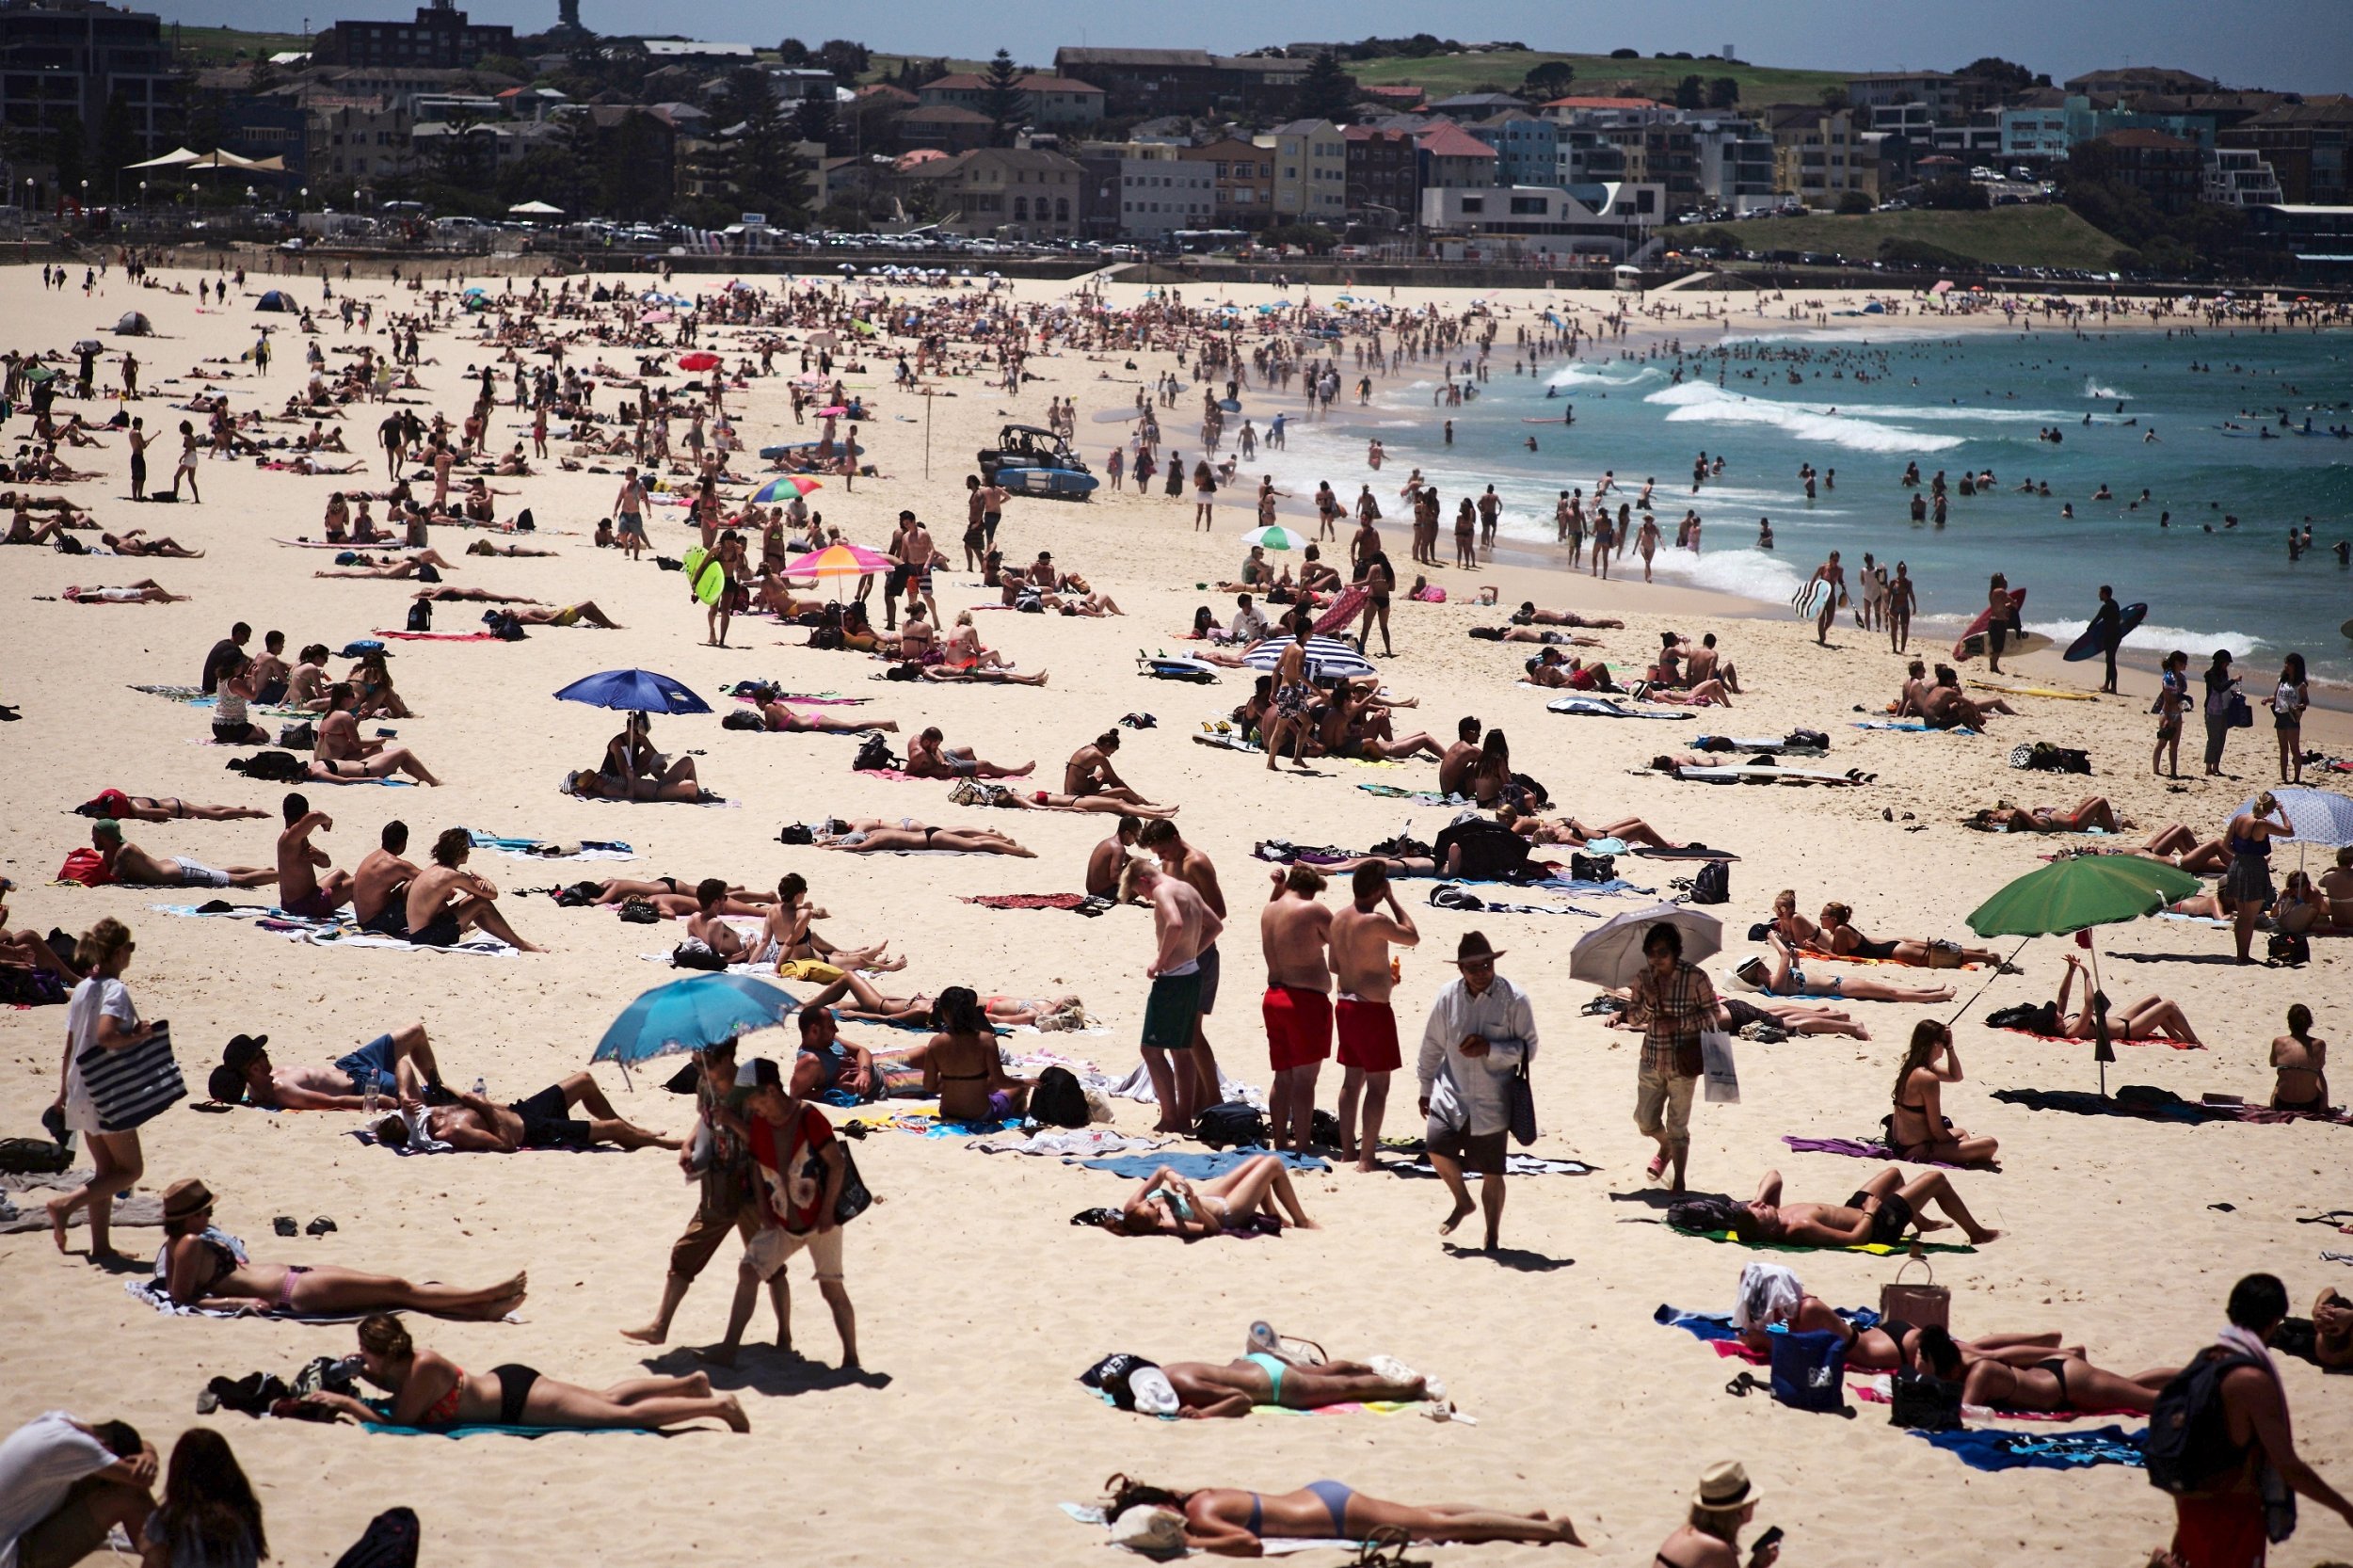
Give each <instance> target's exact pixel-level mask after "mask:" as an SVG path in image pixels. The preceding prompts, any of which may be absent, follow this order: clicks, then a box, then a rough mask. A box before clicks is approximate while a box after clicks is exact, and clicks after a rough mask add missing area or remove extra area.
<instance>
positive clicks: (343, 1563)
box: [335, 1508, 419, 1568]
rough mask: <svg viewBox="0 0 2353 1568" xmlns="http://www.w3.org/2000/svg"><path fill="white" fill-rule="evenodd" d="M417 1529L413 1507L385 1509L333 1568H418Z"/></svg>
mask: <svg viewBox="0 0 2353 1568" xmlns="http://www.w3.org/2000/svg"><path fill="white" fill-rule="evenodd" d="M418 1538H419V1528H418V1525H417V1511H416V1510H415V1509H413V1508H388V1509H386V1510H385V1511H384V1512H381V1513H379V1514H377V1515H376V1517H375V1518H373V1519H371V1520H369V1521H368V1528H367V1531H366V1533H364V1534H362V1535H361V1536H360V1539H359V1540H357V1541H355V1542H353V1543H352V1544H351V1549H350V1550H349V1551H346V1552H345V1553H344V1555H343V1556H341V1557H339V1558H337V1559H336V1560H335V1568H417V1544H418Z"/></svg>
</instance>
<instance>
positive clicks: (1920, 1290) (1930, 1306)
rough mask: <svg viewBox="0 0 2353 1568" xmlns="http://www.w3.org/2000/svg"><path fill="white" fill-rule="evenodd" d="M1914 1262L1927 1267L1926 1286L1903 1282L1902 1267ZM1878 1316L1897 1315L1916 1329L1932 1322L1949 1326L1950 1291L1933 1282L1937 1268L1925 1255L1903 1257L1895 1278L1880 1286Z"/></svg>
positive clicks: (1946, 1327) (1911, 1264) (1907, 1266)
mask: <svg viewBox="0 0 2353 1568" xmlns="http://www.w3.org/2000/svg"><path fill="white" fill-rule="evenodd" d="M1914 1263H1917V1264H1919V1265H1920V1267H1921V1268H1923V1269H1926V1270H1928V1273H1929V1282H1928V1283H1927V1284H1926V1285H1906V1284H1905V1283H1904V1270H1905V1269H1909V1268H1911V1267H1912V1266H1913V1264H1914ZM1880 1316H1881V1317H1882V1318H1900V1319H1902V1320H1904V1321H1905V1322H1907V1323H1911V1324H1913V1325H1914V1326H1915V1327H1919V1328H1927V1327H1929V1325H1930V1324H1933V1325H1935V1326H1936V1327H1938V1328H1945V1329H1948V1328H1950V1327H1952V1323H1953V1293H1952V1291H1951V1290H1950V1289H1948V1288H1945V1286H1942V1285H1939V1284H1937V1283H1936V1270H1935V1269H1934V1268H1933V1267H1931V1266H1930V1265H1929V1260H1928V1259H1927V1258H1925V1257H1908V1258H1906V1259H1904V1262H1903V1267H1902V1268H1899V1269H1897V1271H1896V1277H1895V1278H1894V1279H1891V1280H1889V1281H1888V1282H1887V1283H1886V1284H1885V1285H1882V1286H1881V1287H1880Z"/></svg>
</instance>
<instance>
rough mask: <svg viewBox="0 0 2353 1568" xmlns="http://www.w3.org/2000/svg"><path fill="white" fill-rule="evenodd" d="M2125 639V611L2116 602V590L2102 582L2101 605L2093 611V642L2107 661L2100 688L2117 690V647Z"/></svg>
mask: <svg viewBox="0 0 2353 1568" xmlns="http://www.w3.org/2000/svg"><path fill="white" fill-rule="evenodd" d="M2123 640H2124V611H2123V608H2122V606H2121V605H2119V604H2118V603H2117V602H2116V590H2115V589H2114V588H2112V587H2110V586H2108V584H2105V583H2103V584H2100V607H2099V608H2098V609H2097V610H2094V611H2093V612H2092V613H2091V643H2092V646H2093V647H2094V648H2098V649H2099V650H2100V654H2101V657H2102V658H2103V659H2105V661H2106V665H2105V674H2104V676H2103V677H2102V679H2101V681H2100V689H2101V690H2102V691H2104V692H2108V693H2111V694H2113V693H2114V692H2115V690H2116V649H2117V647H2118V645H2119V644H2121V643H2122V642H2123Z"/></svg>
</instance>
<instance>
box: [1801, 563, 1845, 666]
mask: <svg viewBox="0 0 2353 1568" xmlns="http://www.w3.org/2000/svg"><path fill="white" fill-rule="evenodd" d="M1816 583H1827V584H1830V589H1831V592H1830V598H1829V599H1828V600H1826V601H1824V603H1823V605H1822V613H1821V614H1820V615H1818V616H1815V617H1814V641H1815V642H1816V644H1817V645H1818V646H1820V647H1822V648H1828V647H1829V646H1830V627H1831V622H1833V621H1834V620H1836V619H1837V618H1838V603H1839V600H1843V599H1845V598H1846V597H1847V568H1844V567H1842V566H1840V565H1839V564H1838V552H1836V551H1834V550H1833V551H1832V552H1830V559H1829V560H1827V561H1824V562H1823V563H1822V564H1821V565H1820V566H1818V567H1816V568H1814V575H1813V576H1811V577H1809V578H1807V579H1806V584H1807V585H1808V586H1811V585H1813V584H1816Z"/></svg>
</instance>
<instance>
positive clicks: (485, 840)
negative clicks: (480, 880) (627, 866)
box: [466, 828, 637, 860]
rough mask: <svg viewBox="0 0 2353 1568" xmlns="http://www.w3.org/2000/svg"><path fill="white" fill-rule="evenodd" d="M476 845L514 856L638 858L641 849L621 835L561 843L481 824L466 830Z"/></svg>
mask: <svg viewBox="0 0 2353 1568" xmlns="http://www.w3.org/2000/svg"><path fill="white" fill-rule="evenodd" d="M466 837H467V839H468V840H469V841H470V842H471V843H472V845H473V847H474V848H476V849H493V850H496V851H498V852H499V853H500V854H501V855H504V856H506V857H507V858H508V859H510V860H634V859H636V858H637V852H636V851H635V850H633V849H632V848H630V846H629V845H628V844H626V843H624V842H623V841H621V840H618V839H583V840H580V841H579V842H577V843H557V842H552V841H551V840H544V839H506V838H501V837H499V836H498V835H497V834H495V833H485V832H483V831H482V830H481V829H479V828H469V829H467V831H466Z"/></svg>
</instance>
